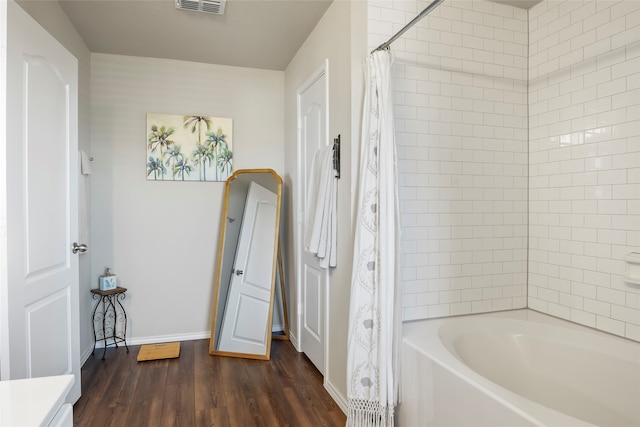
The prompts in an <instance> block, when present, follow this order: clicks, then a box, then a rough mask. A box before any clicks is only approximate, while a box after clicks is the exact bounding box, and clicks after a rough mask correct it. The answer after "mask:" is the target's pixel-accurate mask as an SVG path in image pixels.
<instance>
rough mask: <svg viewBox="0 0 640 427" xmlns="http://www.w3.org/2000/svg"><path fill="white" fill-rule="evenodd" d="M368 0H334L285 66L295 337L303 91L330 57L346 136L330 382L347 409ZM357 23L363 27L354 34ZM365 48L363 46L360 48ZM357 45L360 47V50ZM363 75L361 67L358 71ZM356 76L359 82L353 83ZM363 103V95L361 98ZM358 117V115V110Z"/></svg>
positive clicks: (332, 292)
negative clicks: (356, 153)
mask: <svg viewBox="0 0 640 427" xmlns="http://www.w3.org/2000/svg"><path fill="white" fill-rule="evenodd" d="M364 5H365V3H364V2H349V1H334V2H333V3H332V4H331V6H330V7H329V9H328V10H327V12H326V13H325V15H324V16H323V18H322V19H321V20H320V22H319V23H318V25H317V26H316V28H315V29H314V30H313V32H312V33H311V35H310V36H309V37H308V38H307V40H306V41H305V43H304V44H303V45H302V47H301V48H300V50H299V51H298V52H297V54H296V56H295V57H294V58H293V60H292V61H291V63H290V64H289V65H288V66H287V69H286V70H285V113H286V114H285V144H286V145H285V147H286V149H285V155H286V157H285V162H286V176H285V187H286V193H287V204H286V211H285V223H284V224H285V225H284V226H285V233H286V236H285V242H286V248H285V251H286V269H287V271H286V276H287V284H288V289H287V298H288V300H289V310H290V315H289V325H290V327H291V333H292V334H293V335H294V337H299V331H298V330H297V327H296V321H295V320H296V318H297V316H298V310H297V306H296V301H297V298H298V295H297V292H296V287H295V280H296V279H295V278H296V271H295V254H294V247H295V245H294V240H293V239H294V234H293V233H294V231H293V230H294V217H293V211H294V208H295V199H294V198H293V197H292V195H295V194H296V191H297V187H296V183H297V182H299V180H298V179H297V177H296V174H297V156H298V154H297V153H298V150H297V95H296V93H297V90H298V89H299V88H300V87H301V86H302V84H304V82H305V81H306V80H307V79H308V78H309V77H310V76H311V75H312V74H313V73H314V72H315V71H316V70H317V69H318V68H319V67H320V66H321V65H322V64H323V63H324V60H325V58H328V59H329V70H328V76H329V117H328V121H329V135H328V137H329V138H331V140H333V138H335V137H336V136H337V135H338V134H340V135H341V147H342V148H341V179H340V180H339V181H338V218H337V223H338V265H337V267H336V268H335V269H331V270H330V273H329V286H328V293H329V295H328V306H329V307H328V319H329V328H328V330H327V333H326V339H327V346H328V351H327V353H326V354H327V359H326V362H325V363H326V370H325V387H326V388H327V390H328V391H329V392H330V393H331V394H332V395H333V397H334V398H335V399H336V400H337V401H338V403H339V404H341V405H342V406H343V409H346V406H345V404H346V395H347V392H346V387H347V386H346V366H347V332H348V327H347V325H348V319H349V317H348V316H349V295H350V287H351V260H352V253H353V231H352V227H351V220H352V218H351V173H352V169H351V150H352V144H354V142H353V140H352V138H353V136H354V135H356V136H357V132H353V131H354V127H355V128H358V127H359V123H352V108H356V109H358V111H359V108H360V107H359V104H358V105H352V98H351V97H352V92H351V91H352V88H351V86H352V84H356V85H357V84H358V82H361V79H360V80H359V78H358V77H357V76H352V72H353V70H352V66H353V63H355V64H359V63H360V61H361V60H362V59H363V58H364V57H365V55H366V50H365V49H364V47H365V44H364V40H365V32H364V28H365V27H364V25H365V20H366V10H365V8H364ZM352 28H361V29H363V31H361V32H359V33H357V34H352V32H351V29H352ZM358 48H360V49H358ZM354 49H355V50H354ZM357 73H358V76H359V75H361V69H360V68H358V70H357ZM352 79H353V82H352ZM357 101H358V102H360V100H359V99H358V100H357ZM354 116H356V117H357V114H356V115H354Z"/></svg>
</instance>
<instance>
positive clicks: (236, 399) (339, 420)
mask: <svg viewBox="0 0 640 427" xmlns="http://www.w3.org/2000/svg"><path fill="white" fill-rule="evenodd" d="M208 344H209V341H208V340H196V341H183V342H182V343H181V346H180V357H179V358H177V359H167V360H156V361H148V362H137V361H136V357H137V355H138V350H139V348H140V347H139V346H130V347H129V348H130V352H129V353H127V352H126V351H125V349H124V348H123V347H120V348H117V349H116V348H108V349H107V354H106V359H105V360H104V361H103V360H102V359H101V357H102V349H100V351H97V350H96V354H95V355H94V356H91V357H90V358H89V360H87V362H86V363H85V365H84V366H83V368H82V397H81V398H80V400H78V402H77V403H76V404H75V406H74V408H73V412H74V414H73V418H74V425H75V426H91V427H98V426H118V427H121V426H132V427H138V426H153V427H156V426H185V427H191V426H234V427H235V426H241V427H250V426H266V427H271V426H314V427H315V426H340V427H343V426H344V425H345V422H346V417H345V415H344V413H343V412H342V411H341V410H340V408H339V407H338V406H337V405H336V403H335V402H334V401H333V399H332V398H331V396H329V394H328V393H327V392H326V390H325V389H324V387H323V386H322V376H321V375H320V373H319V372H318V370H317V369H316V368H315V366H313V364H312V363H311V362H310V361H309V359H307V358H306V356H304V355H303V354H301V353H298V352H297V351H296V350H295V349H294V347H293V345H292V344H291V343H290V342H289V341H278V340H274V341H273V343H272V344H271V360H270V361H258V360H249V359H240V358H232V357H221V356H210V355H209V353H208Z"/></svg>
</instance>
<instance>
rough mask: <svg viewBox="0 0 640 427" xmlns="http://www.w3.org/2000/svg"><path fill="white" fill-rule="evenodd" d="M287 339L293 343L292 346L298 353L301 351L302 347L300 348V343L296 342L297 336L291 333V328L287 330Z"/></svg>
mask: <svg viewBox="0 0 640 427" xmlns="http://www.w3.org/2000/svg"><path fill="white" fill-rule="evenodd" d="M289 341H291V344H293V347H294V348H295V349H296V350H297V351H298V353H300V352H302V349H301V348H300V343H299V342H298V337H296V336H295V335H293V334H292V333H291V330H289Z"/></svg>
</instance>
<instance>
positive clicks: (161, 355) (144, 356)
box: [138, 342, 180, 362]
mask: <svg viewBox="0 0 640 427" xmlns="http://www.w3.org/2000/svg"><path fill="white" fill-rule="evenodd" d="M179 356H180V342H168V343H160V344H145V345H143V346H141V347H140V351H139V352H138V362H144V361H145V360H159V359H175V358H176V357H179Z"/></svg>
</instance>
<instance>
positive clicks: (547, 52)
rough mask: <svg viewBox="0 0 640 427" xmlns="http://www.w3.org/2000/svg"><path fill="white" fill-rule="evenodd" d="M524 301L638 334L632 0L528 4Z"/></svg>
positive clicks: (636, 7)
mask: <svg viewBox="0 0 640 427" xmlns="http://www.w3.org/2000/svg"><path fill="white" fill-rule="evenodd" d="M529 30H530V38H529V42H530V54H529V77H530V81H529V114H530V121H529V126H530V130H529V137H530V145H529V147H530V148H529V159H530V168H529V174H530V179H529V182H530V184H529V187H530V190H529V195H530V198H529V206H530V208H529V209H530V214H529V223H530V227H529V234H530V244H529V248H530V249H529V306H530V307H531V308H533V309H535V310H539V311H542V312H546V313H549V314H553V315H555V316H558V317H562V318H565V319H568V320H572V321H574V322H578V323H582V324H584V325H587V326H591V327H594V328H597V329H601V330H604V331H607V332H610V333H613V334H616V335H621V336H624V337H627V338H631V339H634V340H636V341H640V286H637V285H630V284H627V283H624V282H623V281H622V276H623V274H624V272H625V263H624V257H625V255H626V254H627V253H628V252H631V251H635V252H639V251H640V2H637V1H632V0H625V1H601V0H598V1H582V2H580V1H566V2H551V1H547V0H544V1H543V2H542V3H540V4H539V5H537V6H535V7H533V8H532V9H531V10H530V11H529Z"/></svg>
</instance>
